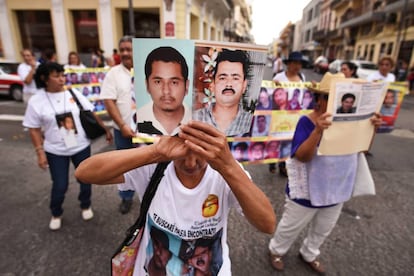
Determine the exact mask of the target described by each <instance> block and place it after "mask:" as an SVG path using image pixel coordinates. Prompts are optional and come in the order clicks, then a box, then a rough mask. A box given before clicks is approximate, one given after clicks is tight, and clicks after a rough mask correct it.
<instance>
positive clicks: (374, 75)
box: [367, 71, 395, 82]
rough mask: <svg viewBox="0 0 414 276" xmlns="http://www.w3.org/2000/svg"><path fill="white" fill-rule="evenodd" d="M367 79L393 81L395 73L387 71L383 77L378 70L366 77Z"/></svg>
mask: <svg viewBox="0 0 414 276" xmlns="http://www.w3.org/2000/svg"><path fill="white" fill-rule="evenodd" d="M367 81H385V82H394V81H395V75H394V74H393V73H388V74H387V76H385V77H384V76H383V75H381V73H380V72H379V71H376V72H374V73H372V74H371V75H369V76H368V77H367Z"/></svg>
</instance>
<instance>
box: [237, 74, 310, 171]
mask: <svg viewBox="0 0 414 276" xmlns="http://www.w3.org/2000/svg"><path fill="white" fill-rule="evenodd" d="M309 85H311V83H308V82H304V83H298V82H283V83H280V84H279V85H276V84H275V83H274V82H273V81H262V83H261V87H260V88H259V95H258V99H257V105H256V109H255V112H254V116H253V120H252V124H251V128H250V131H249V135H247V136H245V137H234V138H232V153H233V156H234V157H235V158H236V159H237V160H239V161H241V162H246V163H274V162H279V161H282V160H286V159H287V158H288V157H289V155H290V150H291V140H292V138H293V134H294V131H295V128H296V124H297V122H298V121H299V118H300V117H301V116H303V115H306V114H309V113H310V112H311V111H312V109H313V106H314V103H313V94H312V92H311V91H310V90H308V89H307V88H306V87H308V86H309Z"/></svg>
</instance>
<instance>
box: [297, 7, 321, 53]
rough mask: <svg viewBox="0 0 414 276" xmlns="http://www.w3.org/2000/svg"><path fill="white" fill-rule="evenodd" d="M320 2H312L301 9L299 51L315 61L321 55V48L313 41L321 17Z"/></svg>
mask: <svg viewBox="0 0 414 276" xmlns="http://www.w3.org/2000/svg"><path fill="white" fill-rule="evenodd" d="M321 7H322V0H312V1H311V2H309V4H308V5H307V6H306V7H305V8H304V9H303V16H302V24H301V26H302V28H301V32H300V33H301V35H300V37H299V43H300V45H301V49H300V50H301V51H302V52H303V53H304V54H306V55H308V56H310V57H311V58H312V59H315V58H316V57H318V56H319V55H321V53H322V51H323V48H322V47H321V45H320V44H319V42H318V41H316V40H315V34H316V32H317V29H318V24H319V17H320V15H321Z"/></svg>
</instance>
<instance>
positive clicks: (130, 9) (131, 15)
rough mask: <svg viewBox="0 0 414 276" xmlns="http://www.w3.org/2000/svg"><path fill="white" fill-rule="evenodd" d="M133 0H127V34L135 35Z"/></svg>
mask: <svg viewBox="0 0 414 276" xmlns="http://www.w3.org/2000/svg"><path fill="white" fill-rule="evenodd" d="M132 1H133V0H128V15H129V35H131V36H132V37H135V34H136V32H135V18H134V5H133V4H132Z"/></svg>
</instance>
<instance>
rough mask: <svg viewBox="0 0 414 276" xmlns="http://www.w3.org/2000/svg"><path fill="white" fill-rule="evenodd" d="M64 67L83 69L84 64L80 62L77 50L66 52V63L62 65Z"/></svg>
mask: <svg viewBox="0 0 414 276" xmlns="http://www.w3.org/2000/svg"><path fill="white" fill-rule="evenodd" d="M64 68H65V70H66V69H85V68H86V66H85V65H84V64H83V63H82V62H81V59H80V57H79V54H78V53H77V52H74V51H72V52H69V54H68V64H65V65H64Z"/></svg>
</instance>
